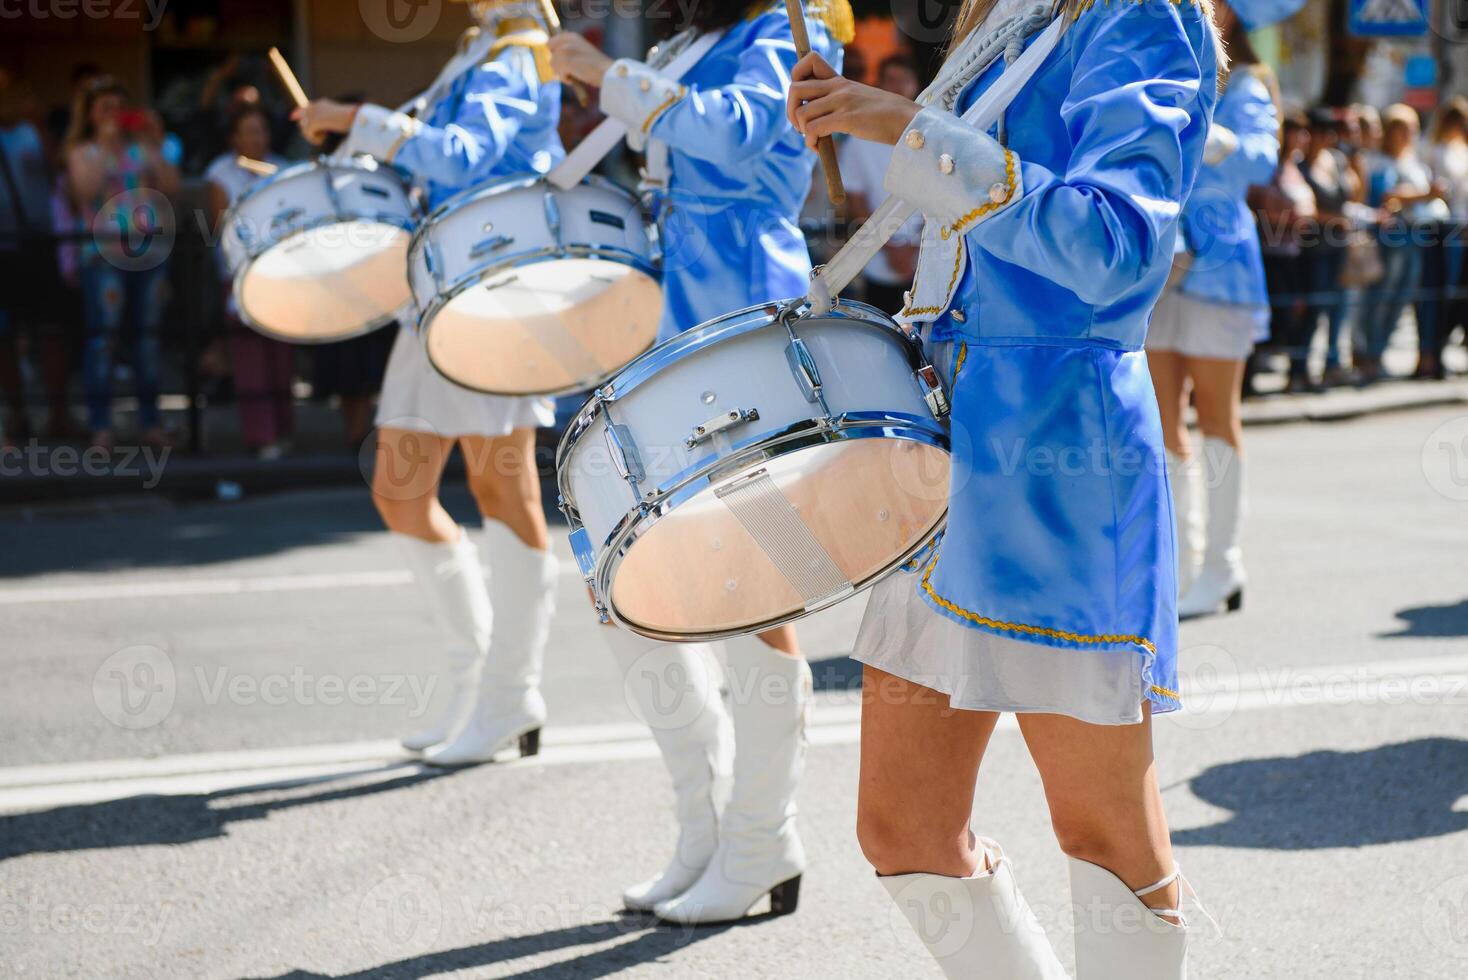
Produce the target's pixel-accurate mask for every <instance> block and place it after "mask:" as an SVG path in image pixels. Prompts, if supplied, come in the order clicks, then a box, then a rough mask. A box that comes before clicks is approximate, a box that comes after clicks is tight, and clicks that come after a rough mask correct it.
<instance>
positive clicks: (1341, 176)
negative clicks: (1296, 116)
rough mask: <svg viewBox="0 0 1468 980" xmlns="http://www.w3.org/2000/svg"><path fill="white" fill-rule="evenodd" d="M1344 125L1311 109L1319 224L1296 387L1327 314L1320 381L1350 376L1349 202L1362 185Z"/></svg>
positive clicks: (1308, 154) (1294, 351)
mask: <svg viewBox="0 0 1468 980" xmlns="http://www.w3.org/2000/svg"><path fill="white" fill-rule="evenodd" d="M1343 128H1344V127H1343V125H1342V122H1341V120H1340V118H1339V117H1338V116H1337V115H1336V114H1335V113H1334V112H1333V111H1331V110H1330V109H1326V108H1317V109H1314V110H1312V111H1311V113H1310V140H1309V146H1308V147H1307V148H1306V150H1305V158H1304V160H1303V161H1302V163H1301V169H1302V171H1303V173H1304V176H1305V181H1306V182H1307V183H1308V184H1309V185H1310V190H1311V192H1312V193H1313V194H1314V196H1315V214H1316V218H1317V226H1316V227H1315V228H1314V229H1311V233H1310V234H1308V235H1306V236H1305V237H1304V238H1303V239H1302V245H1303V250H1304V261H1305V277H1304V278H1305V283H1306V287H1307V288H1308V290H1309V297H1308V301H1307V302H1306V304H1305V316H1304V318H1303V320H1302V321H1301V322H1300V325H1299V326H1300V331H1299V335H1298V336H1297V337H1295V338H1292V339H1291V340H1290V347H1291V350H1290V384H1291V386H1292V387H1295V388H1300V387H1310V379H1309V369H1308V364H1307V360H1306V358H1307V355H1308V354H1309V351H1310V345H1311V342H1312V341H1313V340H1314V338H1315V331H1316V330H1317V329H1319V326H1320V321H1321V319H1322V318H1324V320H1325V330H1326V351H1325V372H1324V374H1323V375H1322V376H1321V386H1322V387H1329V386H1331V385H1338V384H1342V383H1344V382H1345V381H1346V374H1345V370H1344V368H1343V367H1342V366H1341V337H1342V334H1343V332H1344V330H1345V325H1346V301H1345V291H1344V290H1343V289H1342V287H1341V273H1342V271H1343V270H1344V268H1345V261H1346V242H1347V240H1348V238H1349V233H1350V223H1349V221H1348V219H1347V217H1346V206H1347V205H1348V204H1349V203H1350V202H1351V201H1352V200H1353V199H1354V198H1355V197H1356V196H1357V193H1358V190H1359V188H1358V186H1357V183H1356V174H1355V171H1353V170H1352V169H1351V163H1350V161H1349V160H1348V159H1346V155H1345V154H1344V153H1343V152H1341V149H1340V145H1341V136H1342V130H1343Z"/></svg>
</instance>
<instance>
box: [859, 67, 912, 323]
mask: <svg viewBox="0 0 1468 980" xmlns="http://www.w3.org/2000/svg"><path fill="white" fill-rule="evenodd" d="M877 87H878V88H881V89H883V90H885V91H888V92H893V93H895V94H897V95H900V96H902V97H903V98H904V99H909V100H911V99H915V98H917V95H918V90H919V89H920V88H921V86H920V84H919V82H918V69H917V64H916V63H915V62H914V61H913V60H912V58H911V57H910V56H909V55H905V54H895V55H891V56H889V57H887V58H884V59H883V60H882V63H881V65H879V66H878V68H877ZM840 161H841V177H842V180H843V182H844V183H845V185H846V209H847V215H848V216H849V217H850V219H851V221H852V222H853V225H855V224H859V223H860V222H863V221H865V220H866V219H867V218H869V217H870V216H871V214H872V212H873V211H875V210H876V209H877V208H879V207H881V206H882V202H884V201H885V200H886V199H887V191H886V190H885V189H884V188H883V186H882V181H883V179H884V178H885V176H886V174H887V170H888V168H889V167H890V166H891V163H892V147H890V146H884V145H883V144H881V143H872V142H869V141H867V140H863V139H857V138H855V137H850V138H847V139H846V140H844V141H842V143H841V147H840ZM922 230H923V219H922V215H920V214H914V215H913V216H912V217H911V218H909V219H908V220H907V223H906V224H904V225H903V226H902V227H901V228H899V229H898V230H897V233H896V234H895V235H893V236H892V238H891V240H890V241H888V242H887V244H886V245H885V246H883V248H882V251H880V252H878V253H877V255H876V256H875V257H873V259H872V261H871V262H870V263H868V264H867V267H866V272H865V273H864V274H863V279H864V281H865V284H866V301H867V302H868V303H870V304H872V305H873V306H875V307H877V309H879V310H882V311H883V312H885V313H888V314H894V313H896V312H897V311H898V310H901V309H902V307H903V291H904V290H906V289H907V287H908V286H910V285H911V284H912V277H913V273H915V272H916V271H917V251H918V242H919V240H920V238H921V236H922Z"/></svg>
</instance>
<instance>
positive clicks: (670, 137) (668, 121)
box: [602, 10, 841, 165]
mask: <svg viewBox="0 0 1468 980" xmlns="http://www.w3.org/2000/svg"><path fill="white" fill-rule="evenodd" d="M809 29H810V38H811V49H812V50H813V51H816V52H817V53H819V54H820V55H821V56H822V57H824V58H825V59H826V60H827V61H829V62H831V64H832V65H833V66H835V67H836V68H838V69H839V68H840V65H841V48H840V46H839V45H837V44H835V42H834V41H833V40H832V39H831V37H830V35H829V34H828V33H827V32H826V31H825V30H824V29H823V27H822V26H821V25H820V24H817V23H812V24H810V25H809ZM734 30H736V31H740V32H742V33H743V34H744V38H743V40H744V49H743V51H742V52H741V53H740V55H739V65H738V69H737V70H736V72H735V74H734V78H733V79H732V80H731V81H730V82H729V83H728V84H726V85H719V86H715V87H708V88H701V87H699V86H697V85H682V84H679V83H677V82H676V81H673V80H671V79H668V78H666V77H664V76H662V75H661V74H659V73H658V72H656V71H654V70H652V69H651V68H649V67H648V66H646V65H644V64H642V63H640V62H636V61H630V60H625V59H624V60H621V61H618V62H616V63H615V64H614V65H613V66H612V68H611V70H610V71H608V72H607V75H606V78H605V79H604V82H603V87H602V111H603V112H606V113H607V115H610V116H613V117H614V118H617V119H620V120H621V121H622V122H625V123H626V124H627V125H628V127H629V128H630V129H632V130H633V131H634V132H638V131H640V132H641V133H642V134H645V135H651V136H653V137H655V138H657V139H659V140H662V141H664V142H665V143H667V144H668V145H669V146H672V147H675V148H676V149H677V150H678V152H680V153H683V154H686V155H687V156H690V157H694V158H696V159H700V160H708V161H713V162H717V163H724V164H731V165H738V164H741V163H746V162H748V161H750V160H753V159H755V158H757V157H759V156H760V155H761V154H763V153H766V152H768V151H769V149H770V148H771V147H772V146H774V145H775V143H776V142H777V141H778V140H779V139H780V138H781V137H782V136H784V135H785V134H786V133H788V132H789V131H790V122H789V120H788V119H786V117H785V97H786V94H787V93H788V92H789V91H790V72H791V70H792V69H793V68H794V67H795V62H796V61H798V60H799V59H798V58H797V57H796V54H795V42H794V40H793V39H792V38H791V35H790V20H789V18H788V17H787V16H786V14H785V12H784V11H783V10H777V11H771V12H769V13H765V14H761V15H760V16H759V18H757V19H756V20H755V21H754V22H753V23H751V24H748V25H740V26H737V27H735V28H734ZM720 43H723V42H720Z"/></svg>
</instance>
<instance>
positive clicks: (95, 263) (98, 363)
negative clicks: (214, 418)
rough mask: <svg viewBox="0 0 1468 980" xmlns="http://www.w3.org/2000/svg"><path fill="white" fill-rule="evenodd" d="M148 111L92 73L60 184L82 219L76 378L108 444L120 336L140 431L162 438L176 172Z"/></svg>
mask: <svg viewBox="0 0 1468 980" xmlns="http://www.w3.org/2000/svg"><path fill="white" fill-rule="evenodd" d="M163 136H164V134H163V127H162V124H161V123H160V122H159V121H158V118H157V116H156V115H153V114H151V113H146V112H143V111H140V110H137V109H129V108H128V107H127V90H126V89H125V88H123V87H122V85H121V84H120V83H118V82H116V81H114V80H113V79H110V78H107V77H105V76H104V77H100V78H96V79H94V80H93V81H92V82H90V83H89V84H88V85H87V87H86V88H85V89H83V90H82V92H81V94H80V96H79V97H78V106H77V110H76V111H75V112H74V113H73V114H72V128H71V132H70V133H68V134H67V139H66V176H67V185H68V187H69V189H70V191H71V196H72V199H73V201H74V203H75V205H76V208H77V211H78V213H79V214H80V215H81V217H82V221H83V225H82V227H83V228H87V229H91V230H92V232H93V234H92V237H91V239H89V240H87V241H86V242H85V243H84V244H83V248H82V265H81V288H82V308H83V311H84V318H85V321H86V334H85V338H84V340H83V345H82V377H83V381H84V387H85V390H86V400H87V417H88V423H89V425H90V426H91V430H92V444H93V445H94V446H97V447H100V448H103V449H110V448H111V447H112V444H113V437H112V378H113V373H114V360H115V356H116V352H117V345H118V342H119V339H121V338H124V337H125V338H127V339H129V340H130V341H131V342H132V344H133V351H134V353H133V373H134V375H135V378H136V383H135V393H136V396H137V400H138V424H139V426H140V428H141V430H142V433H143V435H142V439H143V441H144V442H145V443H148V444H150V445H161V444H162V443H164V442H165V441H166V437H165V436H164V434H163V429H162V426H161V425H160V421H159V416H158V323H159V320H160V319H161V317H162V314H163V306H164V300H165V297H166V290H167V283H168V277H167V272H166V271H165V270H166V260H167V248H168V246H169V244H170V242H169V239H168V237H167V236H165V235H163V234H161V232H162V231H163V230H164V229H165V228H166V225H167V222H168V220H169V219H170V218H171V215H170V214H167V213H165V212H166V211H167V210H168V207H169V205H168V202H167V198H166V197H164V195H167V194H172V193H173V192H175V191H176V190H177V189H178V183H179V180H178V171H177V170H176V169H175V168H174V167H173V165H172V164H170V163H169V162H168V161H167V160H166V159H165V158H164V156H163V152H162V144H163Z"/></svg>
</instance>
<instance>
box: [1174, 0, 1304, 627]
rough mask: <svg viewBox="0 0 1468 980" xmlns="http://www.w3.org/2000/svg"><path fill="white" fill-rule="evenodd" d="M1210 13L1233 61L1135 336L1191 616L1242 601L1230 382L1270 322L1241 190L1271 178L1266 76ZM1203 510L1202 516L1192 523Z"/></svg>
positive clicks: (1243, 41) (1229, 17) (1234, 27)
mask: <svg viewBox="0 0 1468 980" xmlns="http://www.w3.org/2000/svg"><path fill="white" fill-rule="evenodd" d="M1218 11H1219V30H1220V32H1221V33H1222V35H1223V38H1224V40H1225V42H1226V43H1227V47H1228V51H1229V53H1230V55H1231V56H1232V59H1233V63H1234V67H1233V70H1232V71H1231V72H1230V73H1229V77H1228V82H1227V83H1226V86H1225V88H1224V90H1223V93H1222V95H1220V97H1219V101H1218V107H1217V109H1216V110H1215V112H1214V116H1213V125H1212V127H1211V128H1210V130H1209V134H1208V141H1207V143H1206V144H1205V145H1204V149H1203V164H1204V165H1203V167H1202V168H1201V169H1200V171H1199V173H1198V179H1197V182H1196V183H1195V184H1194V187H1193V193H1192V195H1191V196H1190V197H1189V198H1188V200H1187V202H1186V204H1185V205H1184V207H1183V213H1182V235H1181V237H1180V247H1181V248H1185V251H1184V252H1182V253H1180V254H1179V256H1178V258H1177V260H1176V269H1175V275H1174V276H1173V279H1172V281H1171V282H1170V283H1169V285H1168V288H1167V289H1166V290H1165V291H1164V292H1163V294H1162V298H1161V299H1160V300H1159V301H1158V303H1157V308H1156V310H1155V311H1154V312H1153V314H1152V324H1151V327H1150V328H1149V330H1148V333H1147V344H1146V348H1147V363H1148V366H1149V367H1150V368H1151V371H1152V380H1153V384H1154V386H1155V387H1156V389H1157V401H1158V409H1159V414H1160V415H1161V418H1162V434H1163V440H1164V442H1165V444H1166V448H1167V457H1168V459H1167V471H1168V480H1169V482H1170V483H1171V485H1172V492H1173V499H1174V512H1175V514H1176V515H1177V521H1178V528H1177V541H1178V584H1179V586H1180V592H1181V597H1180V598H1179V600H1178V613H1179V614H1180V615H1190V616H1196V615H1205V614H1208V613H1211V612H1214V611H1215V610H1217V609H1218V608H1220V607H1226V608H1227V609H1230V610H1233V609H1237V608H1239V605H1240V603H1241V602H1242V598H1243V586H1244V569H1243V555H1242V552H1241V551H1240V547H1239V532H1240V528H1241V526H1242V523H1243V497H1244V472H1243V456H1242V448H1243V427H1242V424H1241V422H1240V418H1239V416H1240V408H1239V391H1240V387H1241V382H1242V380H1243V373H1244V361H1245V360H1246V359H1247V358H1248V356H1249V352H1250V351H1251V350H1252V349H1253V347H1254V343H1255V341H1256V340H1258V339H1259V338H1260V336H1261V333H1267V331H1268V322H1269V294H1268V292H1267V291H1266V288H1265V282H1264V268H1263V263H1262V261H1261V258H1260V246H1259V226H1258V224H1257V223H1256V222H1255V220H1254V215H1253V214H1252V212H1251V211H1250V209H1249V205H1248V202H1247V196H1248V193H1249V188H1250V187H1253V186H1255V185H1258V184H1264V183H1267V182H1268V181H1269V180H1270V178H1271V177H1272V176H1273V175H1274V173H1275V171H1276V169H1277V168H1278V166H1279V158H1280V133H1279V101H1278V95H1277V90H1276V85H1275V82H1274V75H1273V73H1272V72H1270V71H1269V69H1268V68H1267V67H1266V66H1264V65H1263V64H1261V63H1260V61H1259V58H1258V56H1257V55H1256V54H1255V53H1254V49H1253V47H1252V46H1251V44H1250V43H1249V34H1248V31H1247V29H1246V28H1245V27H1244V24H1243V22H1242V21H1241V20H1240V19H1239V17H1238V15H1237V14H1236V13H1235V12H1234V11H1233V9H1232V8H1230V7H1228V5H1226V4H1222V5H1220V6H1219V8H1218ZM1190 387H1191V389H1192V392H1193V401H1194V404H1195V405H1196V406H1197V411H1198V427H1199V428H1200V429H1201V430H1202V431H1203V444H1202V447H1201V449H1202V451H1201V452H1200V453H1195V452H1194V447H1193V446H1192V445H1191V444H1190V442H1191V440H1190V438H1189V436H1188V427H1187V420H1186V416H1185V412H1186V409H1187V404H1188V390H1189V388H1190ZM1200 457H1201V458H1200ZM1205 470H1206V476H1207V479H1206V480H1204V479H1203V477H1204V476H1205ZM1200 483H1202V484H1203V485H1204V486H1206V488H1207V489H1206V501H1205V500H1204V499H1203V494H1202V490H1201V488H1200V487H1199V484H1200ZM1205 503H1206V508H1204V507H1203V505H1204V504H1205ZM1205 509H1206V524H1204V523H1202V522H1201V521H1200V518H1202V517H1203V515H1202V514H1200V511H1202V510H1205Z"/></svg>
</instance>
